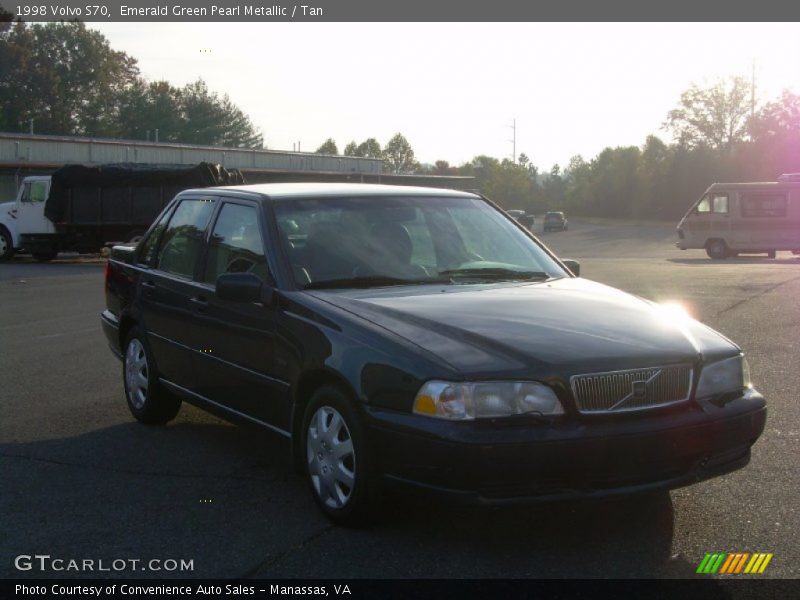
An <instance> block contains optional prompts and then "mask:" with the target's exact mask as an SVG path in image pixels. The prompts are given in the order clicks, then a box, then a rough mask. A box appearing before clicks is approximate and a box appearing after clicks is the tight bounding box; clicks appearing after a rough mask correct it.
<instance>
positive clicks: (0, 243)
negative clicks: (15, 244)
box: [0, 235, 8, 256]
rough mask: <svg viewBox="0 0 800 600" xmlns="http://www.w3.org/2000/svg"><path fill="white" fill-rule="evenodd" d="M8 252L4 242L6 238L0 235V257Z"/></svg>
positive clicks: (6, 244)
mask: <svg viewBox="0 0 800 600" xmlns="http://www.w3.org/2000/svg"><path fill="white" fill-rule="evenodd" d="M6 252H8V242H7V241H6V236H4V235H0V256H3V255H5V253H6Z"/></svg>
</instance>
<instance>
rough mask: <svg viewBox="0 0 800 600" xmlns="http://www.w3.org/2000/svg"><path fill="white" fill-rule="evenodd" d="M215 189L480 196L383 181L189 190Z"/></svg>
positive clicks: (280, 194) (270, 194)
mask: <svg viewBox="0 0 800 600" xmlns="http://www.w3.org/2000/svg"><path fill="white" fill-rule="evenodd" d="M211 190H220V191H226V192H243V193H249V194H258V195H260V196H265V197H267V198H269V199H271V200H283V199H292V198H305V197H314V198H319V197H324V196H329V197H336V196H351V197H352V196H365V197H366V196H369V197H375V196H444V197H451V198H452V197H468V198H478V197H479V196H478V195H477V194H473V193H471V192H462V191H460V190H451V189H445V188H430V187H416V186H408V185H382V184H373V183H318V182H313V183H312V182H309V183H257V184H253V185H232V186H223V187H213V188H203V189H202V190H186V191H187V192H192V191H194V192H197V191H201V192H204V193H208V192H209V191H211Z"/></svg>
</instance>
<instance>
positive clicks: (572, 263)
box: [561, 258, 581, 277]
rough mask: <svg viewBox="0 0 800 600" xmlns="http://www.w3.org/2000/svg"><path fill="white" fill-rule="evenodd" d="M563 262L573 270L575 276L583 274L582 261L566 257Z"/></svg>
mask: <svg viewBox="0 0 800 600" xmlns="http://www.w3.org/2000/svg"><path fill="white" fill-rule="evenodd" d="M561 262H562V263H564V266H565V267H567V268H568V269H569V270H570V271H572V274H573V275H575V277H580V276H581V263H579V262H578V261H577V260H573V259H571V258H564V259H562V260H561Z"/></svg>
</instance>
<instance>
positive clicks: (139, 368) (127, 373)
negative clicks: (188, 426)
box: [122, 329, 181, 425]
mask: <svg viewBox="0 0 800 600" xmlns="http://www.w3.org/2000/svg"><path fill="white" fill-rule="evenodd" d="M122 378H123V382H124V385H125V397H126V399H127V401H128V409H129V410H130V411H131V414H132V415H133V416H134V417H135V418H136V420H137V421H139V422H141V423H146V424H148V425H158V424H163V423H166V422H168V421H171V420H172V419H174V418H175V415H177V414H178V411H179V410H180V408H181V401H180V398H177V397H176V396H174V395H173V394H172V393H170V392H169V391H168V390H166V389H165V388H164V387H163V386H162V385H161V383H160V382H159V381H158V374H157V372H156V369H155V364H154V362H153V358H152V355H151V354H150V350H149V349H148V347H147V342H146V340H145V339H144V334H143V333H142V332H141V331H139V330H138V329H133V330H132V331H131V332H130V333H129V334H128V338H127V340H126V341H125V354H123V360H122Z"/></svg>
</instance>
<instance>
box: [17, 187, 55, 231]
mask: <svg viewBox="0 0 800 600" xmlns="http://www.w3.org/2000/svg"><path fill="white" fill-rule="evenodd" d="M49 191H50V179H49V178H42V179H35V178H30V179H28V180H27V181H25V183H23V185H22V194H21V195H20V198H19V202H17V207H16V209H17V212H16V218H17V228H18V231H19V232H20V233H54V232H55V228H54V227H53V223H52V221H50V219H48V218H46V217H45V216H44V205H45V201H46V200H47V194H48V192H49Z"/></svg>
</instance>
